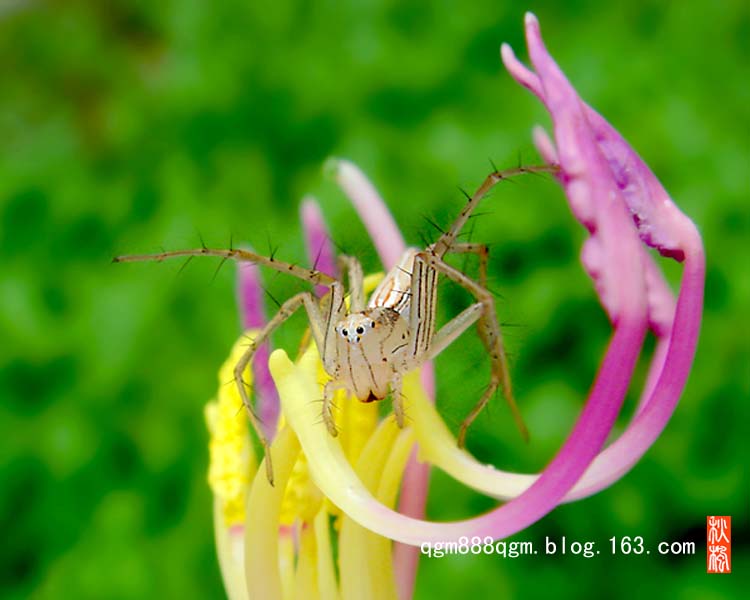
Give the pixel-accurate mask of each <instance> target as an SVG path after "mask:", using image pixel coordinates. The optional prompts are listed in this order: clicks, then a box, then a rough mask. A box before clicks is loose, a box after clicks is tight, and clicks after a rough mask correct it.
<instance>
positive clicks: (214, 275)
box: [191, 256, 228, 284]
mask: <svg viewBox="0 0 750 600" xmlns="http://www.w3.org/2000/svg"><path fill="white" fill-rule="evenodd" d="M191 258H192V257H191ZM227 260H228V258H227V257H226V256H225V257H224V258H222V259H221V261H220V262H219V264H218V265H217V266H216V270H215V271H214V274H213V277H211V282H210V284H213V283H214V281H216V278H217V277H218V275H219V271H221V267H223V266H224V263H225V262H227Z"/></svg>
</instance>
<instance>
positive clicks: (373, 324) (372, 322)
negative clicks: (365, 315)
mask: <svg viewBox="0 0 750 600" xmlns="http://www.w3.org/2000/svg"><path fill="white" fill-rule="evenodd" d="M370 327H372V328H373V329H375V321H370Z"/></svg>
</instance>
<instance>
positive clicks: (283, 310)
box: [234, 292, 318, 485]
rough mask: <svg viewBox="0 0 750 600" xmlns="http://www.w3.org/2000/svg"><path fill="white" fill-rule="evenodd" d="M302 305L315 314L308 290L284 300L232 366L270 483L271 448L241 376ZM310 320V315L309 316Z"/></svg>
mask: <svg viewBox="0 0 750 600" xmlns="http://www.w3.org/2000/svg"><path fill="white" fill-rule="evenodd" d="M301 306H304V307H305V308H306V309H307V312H308V315H312V314H317V313H318V307H317V305H316V304H315V300H314V299H313V297H312V294H311V293H310V292H301V293H299V294H296V295H295V296H292V297H291V298H289V300H287V301H286V302H284V303H283V304H282V305H281V307H280V308H279V311H278V312H277V313H276V315H274V317H273V318H272V319H271V320H269V321H268V323H266V325H265V326H264V327H263V328H262V329H261V330H260V331H259V332H258V334H257V335H256V336H255V338H254V339H253V340H252V341H251V342H250V344H249V346H248V347H247V350H245V352H244V354H243V355H242V357H241V358H240V360H239V362H238V363H237V364H236V365H235V367H234V381H235V383H236V384H237V389H238V390H239V392H240V398H242V404H243V405H244V406H245V409H246V412H247V416H248V418H249V419H250V423H251V424H252V426H253V429H254V430H255V433H256V435H257V436H258V439H259V440H260V443H261V445H262V446H263V452H264V453H265V458H266V476H267V477H268V481H269V483H270V484H271V485H273V465H272V464H271V451H270V450H271V448H270V445H269V442H268V438H266V435H265V433H264V432H263V428H262V427H261V423H260V420H259V419H258V416H257V415H256V414H255V411H254V410H253V406H252V404H251V402H250V396H249V395H248V391H247V387H248V386H247V384H246V383H245V381H244V380H243V378H242V376H243V374H244V373H245V370H246V369H247V367H248V365H250V364H252V360H253V357H254V356H255V353H256V351H257V350H258V348H259V347H260V346H261V345H262V344H263V343H264V342H265V341H266V340H267V339H268V337H269V336H270V335H271V333H272V332H273V330H274V329H276V328H277V327H278V326H279V325H281V324H282V323H283V322H284V321H286V320H287V319H288V318H289V317H291V316H292V315H293V314H294V313H295V312H296V311H297V309H299V308H300V307H301ZM311 320H312V317H311Z"/></svg>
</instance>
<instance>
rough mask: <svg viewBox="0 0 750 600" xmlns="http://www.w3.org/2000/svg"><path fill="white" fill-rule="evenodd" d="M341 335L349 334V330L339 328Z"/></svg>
mask: <svg viewBox="0 0 750 600" xmlns="http://www.w3.org/2000/svg"><path fill="white" fill-rule="evenodd" d="M341 335H343V336H344V337H346V336H347V335H349V332H348V331H347V330H346V329H342V330H341Z"/></svg>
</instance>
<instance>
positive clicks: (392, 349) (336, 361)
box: [114, 166, 556, 485]
mask: <svg viewBox="0 0 750 600" xmlns="http://www.w3.org/2000/svg"><path fill="white" fill-rule="evenodd" d="M555 170H556V169H555V167H553V166H533V167H517V168H514V169H507V170H504V171H498V170H497V169H495V170H494V171H493V172H492V173H490V175H488V176H487V178H486V179H485V180H484V182H483V183H482V185H481V186H480V187H479V188H478V189H477V191H476V192H475V193H474V195H473V196H470V197H469V198H468V201H467V203H466V205H465V206H464V208H463V209H462V210H461V212H460V214H459V215H458V217H456V219H455V221H454V222H453V224H452V225H451V227H450V229H448V230H447V231H446V232H444V233H443V234H442V235H441V236H440V238H439V239H438V240H437V241H436V242H435V243H433V244H431V245H429V246H428V247H427V248H425V249H424V250H418V249H416V248H409V249H407V250H406V252H405V253H404V255H403V256H402V258H401V260H400V262H399V264H398V265H396V266H395V267H394V268H393V269H392V270H391V271H390V272H389V273H388V274H387V275H386V276H385V278H384V279H383V280H382V281H381V283H380V284H379V285H378V287H377V288H376V289H375V291H374V292H373V293H372V294H371V296H370V298H369V301H368V302H367V304H365V297H364V290H363V275H362V267H361V265H360V263H359V261H358V260H357V259H356V258H354V257H351V256H341V257H340V258H339V260H340V263H341V264H342V265H343V266H344V268H345V270H346V271H347V277H348V283H349V295H350V297H349V298H350V299H349V307H348V309H347V306H346V303H345V302H344V297H345V293H346V290H345V288H344V284H343V282H342V281H339V280H337V279H335V278H333V277H330V276H329V275H326V274H325V273H321V272H320V271H317V270H315V269H305V268H303V267H300V266H297V265H294V264H290V263H287V262H282V261H279V260H276V259H275V258H273V257H265V256H261V255H259V254H256V253H254V252H251V251H249V250H241V249H229V250H224V249H214V248H205V247H203V248H199V249H192V250H176V251H171V252H161V253H158V254H141V255H128V256H118V257H115V258H114V262H138V261H162V260H165V259H168V258H176V257H185V256H187V257H193V256H217V257H222V258H224V259H227V258H232V259H234V260H237V261H247V262H252V263H256V264H259V265H263V266H266V267H268V268H271V269H274V270H276V271H280V272H284V273H288V274H290V275H292V276H294V277H297V278H299V279H302V280H305V281H307V282H309V283H311V284H313V285H324V286H328V287H329V288H330V291H329V292H328V293H327V294H326V295H325V296H324V297H323V299H321V300H320V301H319V300H318V299H316V298H315V296H313V294H312V292H301V293H298V294H296V295H294V296H292V297H291V298H289V299H288V300H287V301H286V302H284V303H282V305H281V307H280V308H279V311H278V312H277V313H276V315H275V316H274V317H273V318H272V319H270V320H269V321H268V323H267V324H266V325H265V327H263V328H262V329H261V330H260V332H258V334H257V335H256V337H255V339H254V340H253V342H252V343H251V344H250V345H249V346H248V348H247V350H246V351H245V353H244V354H243V356H242V358H241V359H240V361H239V362H238V363H237V365H236V366H235V369H234V380H235V383H236V385H237V387H238V389H239V393H240V396H241V398H242V401H243V403H244V405H245V408H246V409H247V414H248V417H249V418H250V422H251V423H252V426H253V428H254V429H255V432H256V434H257V436H258V438H259V439H260V443H261V444H262V445H263V448H264V451H265V455H266V474H267V477H268V480H269V482H270V483H271V485H273V467H272V465H271V456H270V446H269V442H268V439H267V438H266V436H265V434H264V433H263V429H262V427H261V426H260V422H259V420H258V417H257V416H256V415H255V413H254V412H253V409H252V405H251V403H250V398H249V396H248V391H247V388H246V384H245V383H244V382H243V379H242V374H243V372H244V371H245V369H246V368H247V366H248V365H249V364H250V363H251V361H252V359H253V356H254V355H255V352H256V350H257V348H258V346H260V345H261V344H263V342H265V341H266V340H267V339H268V337H269V336H270V334H271V333H272V332H273V330H274V329H276V328H277V327H278V326H279V325H281V324H282V323H283V322H284V321H286V320H287V319H288V318H289V317H290V316H291V315H292V314H294V313H295V312H296V311H297V310H298V309H299V308H300V307H302V306H304V308H305V311H306V312H307V316H308V318H309V321H310V330H311V333H312V338H313V340H314V341H315V344H316V346H317V348H318V351H319V353H320V356H321V358H322V361H323V366H324V368H325V370H326V372H327V373H328V375H329V376H330V377H331V379H330V381H328V382H327V383H326V384H325V386H324V391H323V408H322V416H323V421H324V422H325V424H326V427H327V428H328V432H329V433H330V435H332V436H336V435H337V434H338V432H337V430H336V424H335V421H334V418H333V412H332V401H333V394H334V392H335V390H336V389H340V388H344V389H347V390H348V391H349V392H351V393H352V394H353V395H354V396H356V397H357V398H358V399H359V400H360V401H362V402H372V401H374V400H382V399H383V398H385V397H386V396H387V395H388V393H389V392H390V393H391V396H392V398H393V409H394V414H395V417H396V422H397V423H398V426H399V427H403V426H404V423H405V418H404V405H403V397H402V395H401V380H402V376H403V375H404V374H405V373H407V372H409V371H411V370H413V369H415V368H417V367H419V366H421V365H422V364H424V363H425V362H427V361H429V360H431V359H433V358H434V357H435V356H437V355H438V354H440V352H442V351H443V350H444V349H445V348H446V347H447V346H449V345H450V344H451V343H452V342H453V341H454V340H455V339H456V338H458V337H459V336H460V335H461V334H462V333H463V332H464V331H466V330H467V329H468V328H469V327H470V326H471V325H472V324H474V323H477V326H478V333H479V337H480V339H481V340H482V343H483V345H484V347H485V349H486V350H487V352H488V353H489V355H490V360H491V374H490V382H489V385H488V386H487V388H486V390H485V391H484V393H483V394H482V396H481V398H480V399H479V401H478V402H477V404H476V405H475V406H474V408H473V409H472V410H471V411H470V412H469V414H468V415H467V416H466V418H465V419H464V420H463V422H462V423H461V426H460V428H459V433H458V444H459V446H463V445H464V442H465V439H466V431H467V429H468V428H469V426H470V425H471V423H472V422H473V421H474V420H475V419H476V418H477V416H478V415H479V413H480V412H481V411H482V409H483V408H484V407H485V406H486V405H487V403H488V402H489V399H490V398H491V397H492V396H493V395H494V394H495V392H496V391H497V389H498V387H500V388H501V389H502V391H503V394H504V396H505V398H506V400H507V402H508V404H509V406H510V408H511V412H512V414H513V417H514V419H515V421H516V424H517V426H518V428H519V430H520V431H521V433H522V435H523V437H524V438H525V439H528V432H527V430H526V427H525V425H524V423H523V420H522V418H521V414H520V412H519V410H518V406H517V405H516V402H515V400H514V398H513V392H512V387H511V382H510V377H509V375H508V364H507V358H506V355H505V351H504V349H503V343H502V337H501V333H500V326H499V324H498V321H497V317H496V313H495V303H494V298H493V296H492V294H491V293H490V292H489V291H488V290H487V260H488V248H487V246H486V245H485V244H471V243H462V242H458V241H456V238H457V237H458V235H459V233H460V232H461V230H462V229H463V227H464V225H465V224H466V222H467V221H468V219H469V217H470V216H471V214H472V212H473V211H474V209H475V208H476V206H477V205H478V204H479V202H480V201H481V200H482V198H483V197H484V196H485V195H486V194H487V192H489V190H490V189H491V188H492V187H494V186H495V185H496V184H497V183H499V182H500V181H502V180H503V179H507V178H509V177H512V176H515V175H520V174H523V173H550V172H554V171H555ZM448 253H455V254H459V253H470V254H476V255H478V257H479V277H478V280H477V281H475V280H473V279H471V278H469V277H468V276H467V275H466V274H464V273H463V272H462V271H460V270H458V269H456V268H454V267H452V266H451V265H449V264H447V263H446V262H444V261H443V257H444V256H445V255H446V254H448ZM438 275H443V276H445V277H447V278H448V279H449V280H451V281H453V282H454V283H456V284H457V285H459V286H460V287H462V288H464V289H465V290H466V291H467V292H469V293H470V294H471V295H472V296H474V298H475V300H476V302H474V303H473V304H471V305H470V306H469V307H468V308H466V309H464V310H463V311H462V312H461V313H460V314H458V315H457V316H456V317H454V318H453V319H451V320H450V321H448V322H447V323H446V324H445V325H443V327H442V328H441V329H439V330H438V331H434V329H435V305H436V299H437V283H438Z"/></svg>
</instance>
